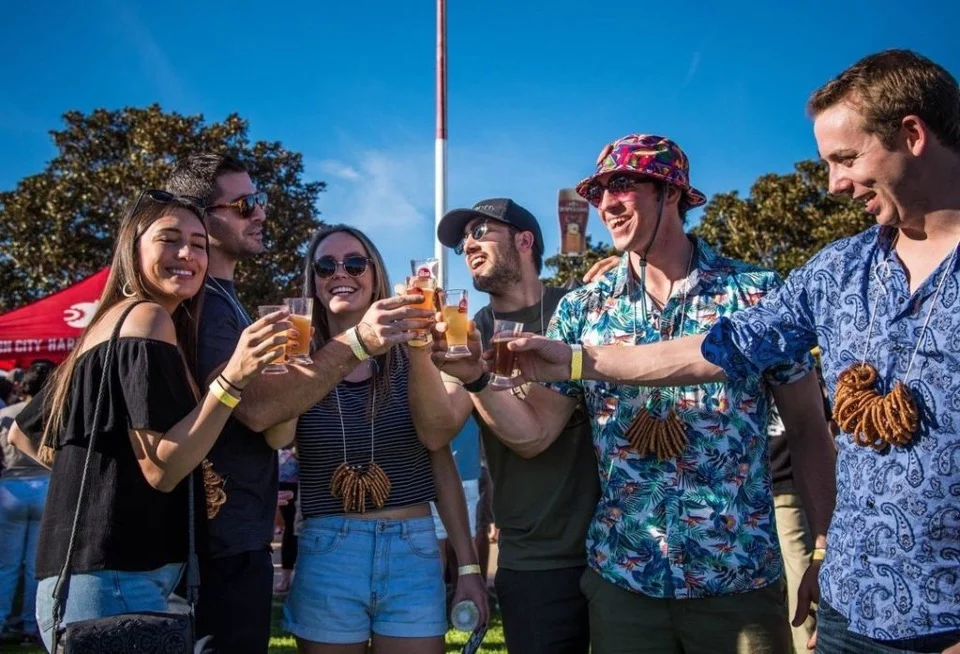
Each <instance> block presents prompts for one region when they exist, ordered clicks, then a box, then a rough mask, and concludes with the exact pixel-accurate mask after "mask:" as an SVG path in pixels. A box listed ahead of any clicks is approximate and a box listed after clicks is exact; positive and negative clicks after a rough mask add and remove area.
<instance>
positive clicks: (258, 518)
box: [197, 278, 278, 558]
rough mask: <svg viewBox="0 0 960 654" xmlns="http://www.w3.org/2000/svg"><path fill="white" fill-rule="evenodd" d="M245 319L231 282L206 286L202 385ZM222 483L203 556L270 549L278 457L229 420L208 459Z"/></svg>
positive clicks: (224, 358) (199, 361)
mask: <svg viewBox="0 0 960 654" xmlns="http://www.w3.org/2000/svg"><path fill="white" fill-rule="evenodd" d="M248 324H250V318H249V316H248V315H247V313H246V311H245V310H244V309H243V307H242V305H241V304H240V301H239V299H238V298H237V294H236V290H235V288H234V285H233V282H231V281H227V280H223V279H213V278H211V280H210V282H209V283H208V285H207V292H206V295H205V297H204V304H203V316H202V317H201V319H200V330H199V347H198V348H197V367H198V371H199V374H200V383H201V385H203V384H205V383H206V380H207V379H208V378H209V377H210V374H211V373H212V372H213V371H214V370H216V369H217V368H218V367H220V366H221V365H223V364H224V363H226V361H227V360H228V359H229V358H230V356H231V355H232V354H233V351H234V349H236V346H237V342H238V341H239V340H240V334H241V332H243V330H244V329H245V328H246V327H247V325H248ZM207 460H208V461H210V463H211V464H213V469H214V471H216V472H217V474H219V475H220V476H221V477H223V479H224V485H223V491H224V492H225V493H226V494H227V501H226V503H224V504H223V506H221V507H220V512H219V513H218V514H217V516H216V517H215V518H213V519H212V520H210V521H209V522H208V525H207V530H208V538H209V547H208V552H207V553H208V555H209V556H211V557H213V558H221V557H226V556H232V555H234V554H241V553H243V552H250V551H257V550H264V549H269V548H270V543H271V541H272V540H273V520H274V515H275V513H276V510H277V490H278V463H277V453H276V452H275V451H274V450H273V449H272V448H271V447H270V446H269V445H267V442H266V440H264V437H263V434H261V433H259V432H255V431H253V430H251V429H249V428H248V427H247V426H246V425H244V424H243V423H241V422H240V421H239V420H237V419H235V418H230V419H229V420H228V421H227V424H226V426H225V427H224V428H223V432H222V433H221V434H220V438H219V439H217V442H216V443H215V444H214V446H213V449H211V450H210V453H209V454H208V455H207Z"/></svg>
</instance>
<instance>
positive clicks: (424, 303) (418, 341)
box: [406, 275, 437, 347]
mask: <svg viewBox="0 0 960 654" xmlns="http://www.w3.org/2000/svg"><path fill="white" fill-rule="evenodd" d="M406 290H407V295H420V296H422V298H423V299H422V300H420V302H418V303H416V304H411V305H409V306H411V307H413V308H415V309H427V310H429V311H436V310H437V307H436V305H435V304H434V300H433V295H434V293H435V292H436V290H437V280H436V279H434V278H433V277H426V276H422V275H417V276H414V277H407V289H406ZM417 333H418V334H420V335H419V336H418V337H417V338H414V339H412V340H410V341H407V345H412V346H413V347H423V346H425V345H429V344H430V343H432V342H433V338H432V337H431V336H430V330H429V329H428V328H424V329H418V330H417Z"/></svg>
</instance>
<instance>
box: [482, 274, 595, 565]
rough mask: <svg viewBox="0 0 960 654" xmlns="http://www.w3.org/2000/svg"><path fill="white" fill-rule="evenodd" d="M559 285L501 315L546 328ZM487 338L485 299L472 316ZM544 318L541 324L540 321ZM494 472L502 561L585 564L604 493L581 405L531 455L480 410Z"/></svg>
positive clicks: (489, 318) (529, 327)
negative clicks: (507, 441)
mask: <svg viewBox="0 0 960 654" xmlns="http://www.w3.org/2000/svg"><path fill="white" fill-rule="evenodd" d="M565 294H566V291H565V290H564V289H562V288H551V287H545V288H544V294H543V304H544V308H545V311H544V313H543V314H542V320H541V312H540V302H538V303H537V304H535V305H534V306H532V307H527V308H526V309H521V310H520V311H514V312H511V313H498V314H497V318H499V319H502V320H513V321H515V322H522V323H524V331H527V332H533V333H536V334H542V333H543V331H545V330H546V327H547V326H548V325H549V323H550V317H551V316H552V315H553V311H554V309H556V307H557V304H558V303H559V302H560V298H562V297H563V296H564V295H565ZM474 320H475V321H476V323H477V328H478V329H479V330H480V334H481V335H482V337H483V343H484V346H485V347H486V346H488V345H489V342H490V338H491V336H492V335H493V312H492V310H491V308H490V306H489V305H488V306H486V307H484V308H482V309H481V310H480V311H478V312H477V315H476V316H474ZM541 323H542V324H541ZM475 416H476V418H477V422H478V424H479V425H480V431H481V434H482V435H483V447H484V451H485V453H486V458H487V464H488V466H489V468H490V476H491V478H492V479H493V517H494V521H495V522H496V524H497V526H498V527H499V528H500V542H499V548H500V557H499V560H498V566H499V567H501V568H506V569H508V570H551V569H558V568H572V567H576V566H581V565H586V562H587V555H586V535H587V526H588V525H589V524H590V520H591V518H592V517H593V512H594V510H595V509H596V506H597V500H598V498H599V496H600V482H599V476H598V474H597V458H596V454H595V453H594V449H593V441H592V437H591V432H590V421H589V419H588V418H587V414H586V411H585V410H584V408H583V406H582V405H581V406H578V407H577V409H576V411H575V412H574V414H573V416H572V417H571V418H570V421H569V422H568V423H567V426H566V427H565V428H564V430H563V433H561V434H560V435H559V436H558V437H557V440H556V441H554V443H553V444H552V445H551V446H550V447H549V448H547V449H546V450H545V451H543V452H542V453H540V454H539V455H538V456H536V457H534V458H532V459H525V458H523V457H522V456H520V455H519V454H517V453H515V452H514V451H513V450H511V449H510V448H508V447H507V446H506V445H504V444H503V443H502V442H501V441H500V439H498V438H497V437H496V436H495V435H494V434H493V432H492V431H491V430H490V429H489V428H488V427H487V426H486V425H485V424H484V423H483V420H482V419H481V418H480V417H479V415H476V414H475Z"/></svg>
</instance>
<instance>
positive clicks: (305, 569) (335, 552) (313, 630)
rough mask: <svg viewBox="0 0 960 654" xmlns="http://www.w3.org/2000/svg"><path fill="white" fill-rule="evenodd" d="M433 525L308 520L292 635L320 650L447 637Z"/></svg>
mask: <svg viewBox="0 0 960 654" xmlns="http://www.w3.org/2000/svg"><path fill="white" fill-rule="evenodd" d="M445 601H446V598H445V591H444V586H443V577H442V574H441V570H440V549H439V547H438V545H437V536H436V533H435V532H434V528H433V518H432V517H430V516H428V517H424V518H412V519H409V520H362V519H357V518H345V517H343V516H325V517H321V518H307V520H306V521H305V522H304V525H303V531H302V532H301V533H300V542H299V551H298V554H297V567H296V575H295V576H294V578H293V584H292V585H291V587H290V593H289V594H288V595H287V600H286V602H285V604H284V606H283V615H284V622H285V626H286V629H287V631H289V632H290V633H292V634H294V635H295V636H297V637H299V638H303V639H305V640H309V641H312V642H316V643H329V644H348V643H363V642H366V641H367V640H368V639H369V638H370V636H371V633H375V634H379V635H381V636H389V637H397V638H430V637H438V636H443V635H444V634H445V633H446V631H447V616H446V606H445Z"/></svg>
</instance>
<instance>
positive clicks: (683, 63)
mask: <svg viewBox="0 0 960 654" xmlns="http://www.w3.org/2000/svg"><path fill="white" fill-rule="evenodd" d="M448 5H449V6H448V38H449V126H450V146H449V147H450V149H449V185H448V189H449V207H451V208H453V207H457V206H469V205H471V204H473V203H474V202H476V201H477V200H480V199H483V198H487V197H498V196H507V197H512V198H514V199H515V200H517V201H518V202H520V203H521V204H523V205H525V206H526V207H528V208H529V209H531V210H532V211H533V212H534V213H535V214H536V215H537V216H538V217H539V218H540V220H541V224H542V225H543V228H544V233H545V236H546V245H547V254H548V255H549V254H552V253H554V252H556V250H557V247H558V240H557V231H558V228H557V218H556V196H557V190H558V189H559V188H561V187H564V186H570V185H572V184H574V183H576V182H577V181H578V180H579V179H580V178H581V177H583V176H584V175H586V174H587V173H588V172H589V171H590V169H591V167H592V165H593V163H594V161H595V159H596V155H597V153H598V152H599V150H600V148H601V147H602V146H603V145H604V144H605V143H607V142H609V141H611V140H613V139H615V138H616V137H618V136H621V135H623V134H626V133H629V132H634V131H640V132H652V133H660V134H664V135H667V136H670V137H672V138H673V139H675V140H676V141H677V142H679V143H680V145H681V146H682V147H683V148H684V149H685V150H686V151H687V153H688V155H689V156H690V159H691V164H692V180H693V183H694V184H695V185H696V186H698V187H699V188H700V189H701V190H703V191H704V192H705V193H707V195H708V196H709V195H711V194H713V193H717V192H721V191H729V190H732V189H739V190H741V191H742V192H747V191H748V190H749V187H750V184H751V183H752V182H753V181H754V180H755V179H756V178H757V177H758V176H759V175H761V174H764V173H767V172H788V171H790V170H791V168H792V164H793V162H795V161H797V160H800V159H804V158H810V157H815V156H816V146H815V144H814V141H813V136H812V131H811V127H810V123H809V121H808V119H807V118H806V117H805V115H804V102H805V100H806V98H807V96H808V95H809V93H810V92H811V91H812V90H813V89H815V88H816V87H817V86H819V85H820V84H822V83H824V82H825V81H827V79H829V78H830V77H832V76H834V75H836V74H837V73H839V72H840V70H842V69H843V68H844V67H845V66H847V65H849V64H851V63H853V62H854V61H855V60H857V59H858V58H860V57H862V56H863V55H865V54H868V53H870V52H874V51H877V50H881V49H886V48H891V47H907V48H912V49H915V50H918V51H919V52H921V53H922V54H925V55H927V56H929V57H931V58H932V59H934V60H935V61H937V62H939V63H940V64H942V65H944V66H945V67H946V68H947V69H948V70H950V71H951V72H952V73H953V74H954V75H955V76H960V45H958V37H957V31H956V27H957V25H958V24H960V9H958V7H960V3H956V2H948V1H947V0H942V1H940V2H931V1H914V2H909V3H904V2H901V3H894V2H884V1H878V2H869V3H868V2H805V3H799V2H797V3H792V2H784V3H773V2H771V3H763V2H737V1H729V0H728V1H727V2H722V3H717V2H675V3H648V2H643V3H641V2H620V3H597V2H570V1H567V0H554V1H551V2H547V1H545V0H513V1H507V0H484V1H483V2H477V1H475V0H448ZM3 14H4V15H3V20H2V21H0V44H2V46H0V88H2V89H3V92H2V93H0V188H2V189H11V188H13V186H14V185H15V184H16V182H17V180H18V179H20V178H21V177H23V176H25V175H28V174H32V173H35V172H38V171H40V170H41V169H42V167H43V165H44V163H45V162H46V161H47V160H48V159H50V158H51V156H52V155H53V152H54V150H53V146H52V143H51V141H50V139H49V136H48V134H47V131H48V130H50V129H53V128H57V127H59V126H60V116H61V115H62V114H63V113H64V112H65V111H68V110H71V109H79V110H81V111H90V110H92V109H94V108H96V107H109V108H119V107H123V106H126V105H138V106H143V105H147V104H150V103H152V102H159V103H160V104H161V105H162V106H163V107H164V108H165V109H168V110H176V111H179V112H183V113H191V114H192V113H202V114H203V115H204V116H205V117H206V118H207V119H208V120H220V119H222V118H223V117H224V116H226V115H227V114H228V113H230V112H234V111H235V112H238V113H239V114H240V115H242V116H243V117H245V118H247V119H248V120H249V121H250V136H251V137H252V138H253V139H268V140H279V141H281V142H283V144H284V145H285V146H286V147H288V148H290V149H292V150H296V151H299V152H302V153H303V155H304V161H305V164H306V177H307V178H308V179H321V180H324V181H326V182H327V184H328V192H327V193H325V194H323V195H322V196H321V197H320V200H319V202H318V208H319V209H320V210H321V212H322V217H323V218H324V219H325V220H327V221H331V222H340V221H343V222H348V223H353V224H355V225H357V226H359V227H361V228H363V229H365V230H367V231H368V232H369V233H370V234H371V235H372V237H373V239H374V241H375V242H376V243H377V244H378V245H379V247H380V248H381V249H382V250H383V252H384V254H385V256H386V257H387V261H388V265H389V267H390V273H391V276H392V277H394V278H399V277H400V276H402V275H403V274H405V273H406V271H407V260H408V259H409V258H410V257H411V256H423V255H426V256H429V255H431V254H432V251H433V147H434V146H433V136H434V131H433V130H434V47H435V45H434V43H435V41H434V25H435V15H434V2H433V1H432V0H402V1H397V0H393V1H389V2H388V1H384V0H355V1H353V2H326V1H319V2H317V1H314V2H263V1H260V2H246V1H239V0H232V1H230V2H227V1H225V0H217V1H212V2H206V1H205V2H196V1H195V0H194V1H191V2H188V1H187V0H167V1H165V2H139V1H138V2H122V1H121V0H91V1H90V2H66V1H60V2H37V3H27V2H13V3H7V4H6V5H5V7H4V12H3ZM274 218H275V219H278V220H279V219H282V216H274ZM693 218H694V220H696V219H698V216H697V215H693ZM590 232H591V233H592V234H593V235H594V238H595V239H600V240H609V239H607V237H606V230H605V229H604V228H603V226H602V225H601V224H600V223H599V219H598V217H597V216H596V214H595V213H593V214H592V216H591V228H590ZM305 237H306V235H305ZM450 272H451V283H450V285H451V287H455V286H456V287H469V281H468V279H469V278H468V276H467V275H466V272H465V270H464V267H463V265H462V263H461V262H460V261H458V260H457V259H456V258H455V257H453V256H451V265H450ZM477 299H478V300H479V298H477ZM473 308H474V309H475V308H478V303H475V304H473Z"/></svg>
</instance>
